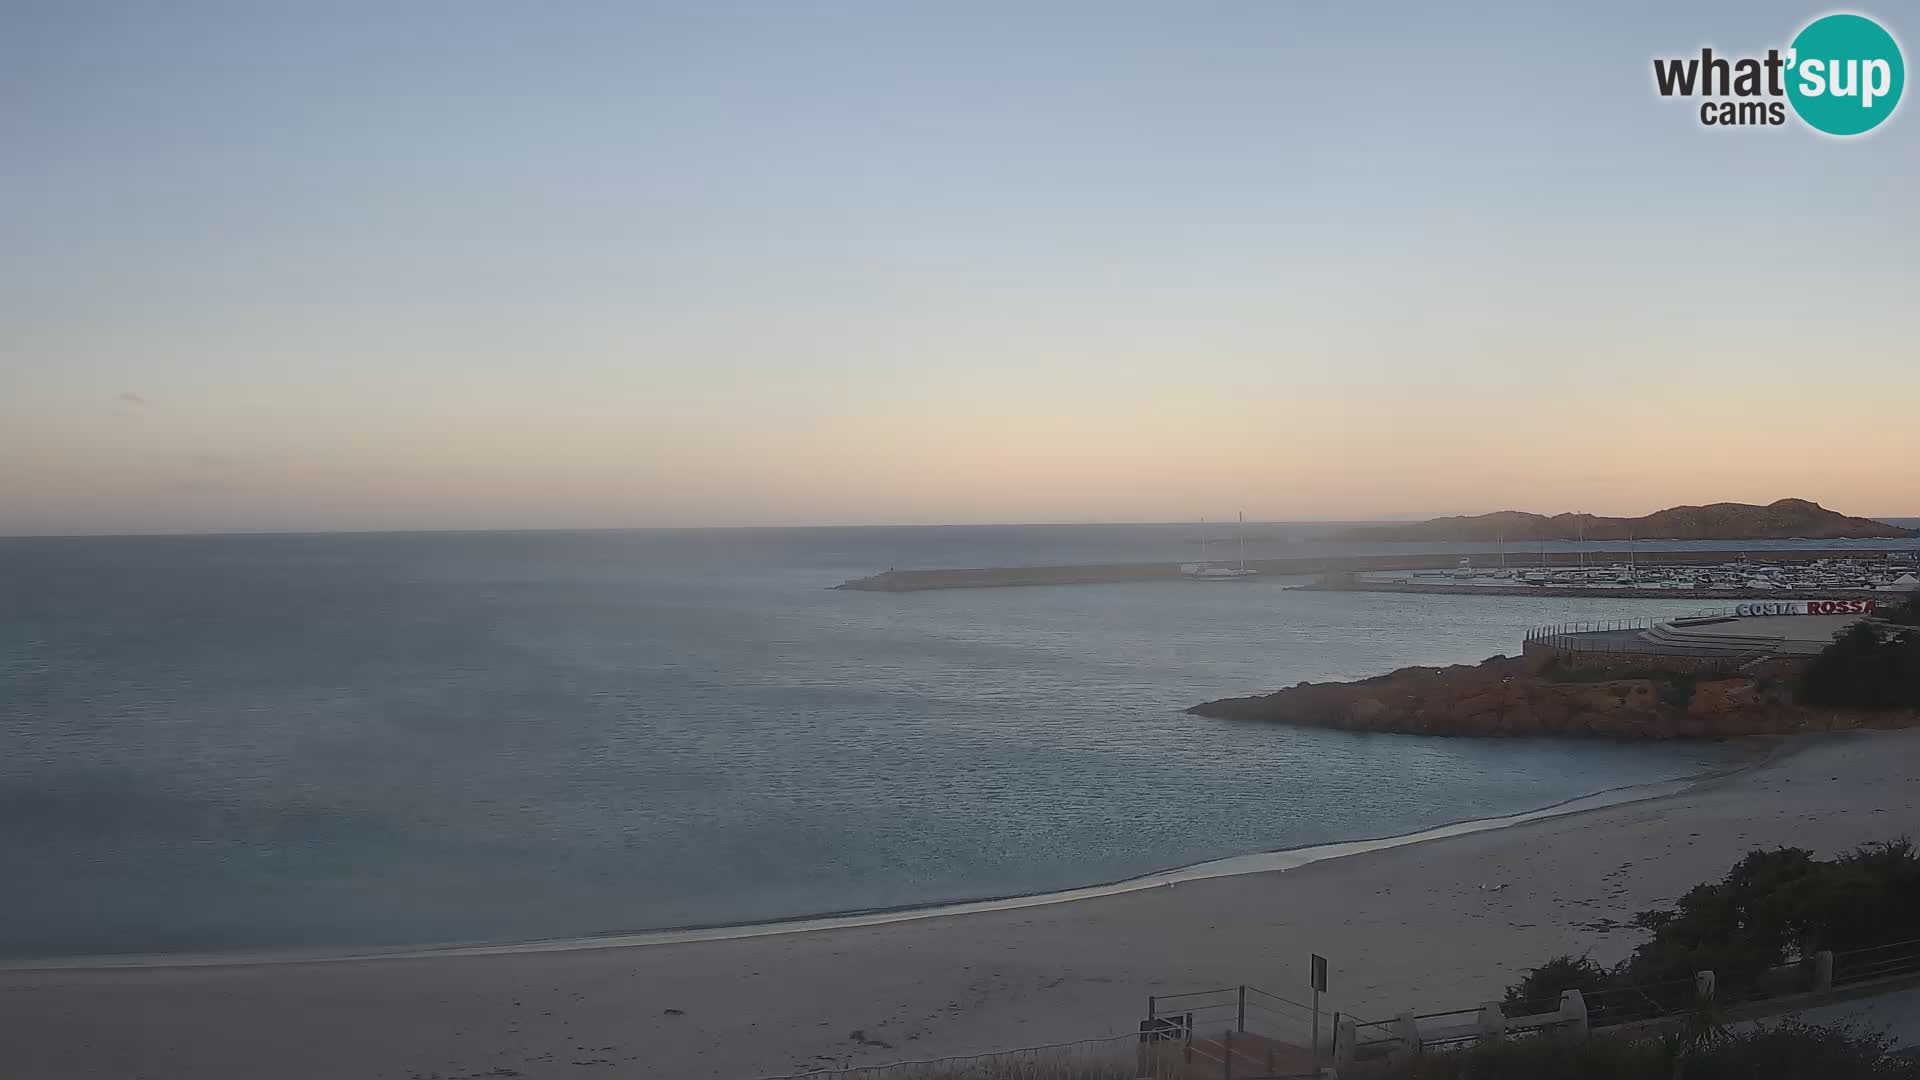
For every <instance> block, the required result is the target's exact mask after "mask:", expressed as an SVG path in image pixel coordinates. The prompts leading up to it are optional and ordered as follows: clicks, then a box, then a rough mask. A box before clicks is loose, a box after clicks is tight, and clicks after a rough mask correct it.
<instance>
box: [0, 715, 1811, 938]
mask: <svg viewBox="0 0 1920 1080" xmlns="http://www.w3.org/2000/svg"><path fill="white" fill-rule="evenodd" d="M1414 737H1416V738H1442V737H1444V736H1414ZM1821 737H1822V736H1820V735H1817V734H1810V735H1803V736H1795V737H1791V738H1789V737H1782V736H1766V735H1754V736H1735V737H1731V738H1730V739H1728V740H1726V741H1732V742H1737V743H1740V744H1742V745H1745V746H1747V747H1749V748H1750V749H1751V755H1750V756H1749V757H1747V758H1746V759H1744V760H1741V761H1739V762H1737V763H1734V764H1730V765H1725V766H1721V767H1718V768H1710V769H1706V770H1704V771H1702V772H1698V773H1693V774H1690V775H1687V776H1680V777H1673V778H1670V779H1666V780H1653V781H1648V782H1646V783H1640V784H1627V785H1622V786H1620V787H1613V788H1603V789H1601V790H1599V791H1593V792H1588V793H1586V794H1584V795H1575V796H1572V797H1570V798H1566V799H1561V800H1559V801H1557V802H1551V803H1547V804H1545V805H1543V806H1538V807H1534V808H1531V809H1528V810H1521V811H1518V812H1515V813H1512V814H1502V815H1495V816H1491V817H1481V818H1463V819H1460V820H1456V821H1449V822H1442V823H1440V824H1438V825H1431V826H1427V827H1425V828H1421V829H1416V830H1414V831H1411V832H1405V833H1393V834H1389V835H1386V836H1376V837H1361V838H1356V839H1350V840H1333V841H1326V842H1323V843H1317V844H1303V845H1300V846H1298V847H1285V848H1273V849H1269V850H1265V851H1256V852H1247V853H1244V854H1240V855H1227V856H1223V857H1220V858H1215V859H1205V860H1201V861H1200V862H1195V863H1185V864H1181V865H1178V866H1173V867H1169V868H1165V869H1161V870H1152V871H1148V872H1147V873H1144V874H1138V875H1134V876H1132V877H1125V878H1118V879H1114V880H1111V881H1104V882H1096V883H1093V884H1089V885H1076V886H1071V887H1069V888H1064V889H1049V890H1045V891H1042V892H1032V893H1012V894H1008V895H1004V896H991V897H977V898H974V899H969V900H940V901H933V902H929V903H925V904H913V905H906V906H901V907H889V908H870V909H856V910H851V911H839V912H825V913H818V914H807V915H795V916H792V917H790V918H785V919H774V920H766V921H761V922H753V923H724V924H715V925H706V926H681V927H664V928H659V929H653V930H635V931H629V932H624V933H613V934H592V935H586V936H580V937H563V938H534V939H528V940H522V941H504V942H449V943H439V944H425V945H397V946H393V947H390V948H371V949H368V948H360V949H355V948H352V947H346V948H345V949H341V950H308V951H300V950H251V951H235V952H183V953H104V954H99V955H83V956H62V957H42V958H31V959H21V960H9V959H5V958H0V973H7V974H12V973H20V972H35V971H46V972H56V971H57V972H82V971H140V970H160V969H185V968H223V967H240V968H257V967H274V966H291V965H302V964H345V963H356V962H364V961H379V960H432V959H442V958H457V957H485V956H516V955H529V954H543V953H568V952H587V951H598V950H621V949H642V948H648V947H657V946H663V945H685V944H694V943H699V942H710V941H743V940H750V939H754V938H765V937H774V936H779V935H786V934H809V933H819V932H822V931H830V930H847V929H859V928H863V927H878V926H888V925H893V924H898V923H907V922H916V921H920V920H925V919H943V918H952V917H956V916H964V915H973V914H983V913H988V912H1002V911H1019V910H1023V909H1028V908H1039V907H1050V906H1053V905H1057V904H1071V903H1078V902H1082V901H1086V900H1096V899H1100V898H1103V897H1112V896H1125V895H1127V894H1129V893H1136V892H1141V891H1144V890H1150V889H1158V888H1166V887H1170V886H1174V885H1179V884H1182V883H1187V882H1196V881H1208V880H1214V879H1219V878H1232V877H1240V876H1244V875H1249V874H1263V873H1278V872H1281V871H1286V870H1297V869H1299V868H1301V867H1305V866H1311V865H1313V864H1315V863H1321V862H1327V861H1330V860H1334V859H1341V858H1347V857H1350V856H1354V855H1364V854H1369V853H1372V852H1380V851H1391V850H1394V849H1396V848H1405V847H1411V846H1413V845H1416V844H1423V843H1428V842H1431V841H1434V840H1445V839H1449V838H1452V837H1457V836H1470V835H1473V834H1475V833H1483V832H1491V831H1495V830H1499V829H1507V828H1512V827H1514V826H1517V825H1525V824H1528V823H1530V822H1535V821H1544V820H1548V819H1552V818H1561V817H1571V816H1574V815H1578V814H1582V813H1589V812H1592V811H1595V810H1603V809H1607V808H1610V807H1616V806H1626V805H1631V804H1634V803H1646V802H1656V801H1659V800H1661V799H1671V798H1675V797H1677V796H1681V795H1684V794H1687V793H1688V792H1691V791H1695V790H1697V789H1700V788H1703V787H1706V786H1708V785H1711V784H1713V783H1715V782H1717V781H1724V780H1726V779H1729V778H1731V777H1735V776H1739V775H1741V774H1743V773H1748V772H1753V771H1756V770H1759V769H1762V768H1765V767H1766V766H1767V765H1769V764H1772V763H1774V762H1777V761H1779V760H1781V759H1783V758H1785V757H1788V756H1791V755H1792V754H1795V753H1798V752H1800V751H1801V750H1803V749H1805V748H1806V747H1805V745H1804V743H1801V742H1800V740H1817V739H1819V738H1821ZM1797 743H1798V744H1797Z"/></svg>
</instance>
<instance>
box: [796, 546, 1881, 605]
mask: <svg viewBox="0 0 1920 1080" xmlns="http://www.w3.org/2000/svg"><path fill="white" fill-rule="evenodd" d="M1860 554H1861V553H1860V551H1858V550H1856V549H1846V548H1842V549H1819V550H1814V549H1807V550H1795V551H1774V550H1769V551H1767V552H1766V558H1767V561H1769V562H1773V563H1788V562H1811V561H1813V560H1815V559H1832V558H1857V557H1859V555H1860ZM1732 556H1733V553H1732V552H1729V551H1724V550H1722V551H1697V550H1696V551H1652V550H1643V551H1639V552H1637V553H1635V558H1636V559H1637V560H1638V561H1639V562H1641V563H1643V564H1650V563H1664V564H1668V565H1676V564H1687V565H1713V564H1717V563H1723V562H1726V561H1727V560H1728V559H1729V558H1731V557H1732ZM1619 557H1620V553H1618V552H1586V553H1584V562H1585V563H1586V564H1588V565H1591V564H1592V563H1593V562H1594V561H1595V559H1596V558H1601V559H1616V558H1619ZM1507 558H1508V561H1509V562H1510V563H1511V564H1512V565H1513V566H1515V567H1516V568H1519V567H1522V566H1529V567H1531V566H1540V565H1542V562H1541V559H1540V557H1539V556H1538V555H1537V554H1530V555H1528V556H1527V557H1526V558H1525V560H1522V559H1520V558H1517V557H1515V556H1514V554H1513V553H1512V552H1509V553H1508V555H1507ZM1461 559H1468V560H1470V561H1472V562H1473V563H1474V565H1476V566H1492V565H1497V564H1498V563H1499V562H1500V552H1498V551H1479V552H1458V551H1454V552H1438V553H1422V554H1393V555H1339V556H1301V557H1295V558H1283V559H1248V560H1247V567H1248V568H1249V569H1252V570H1258V571H1260V573H1261V574H1264V575H1267V576H1272V577H1300V576H1321V577H1324V576H1326V575H1334V574H1344V573H1359V572H1364V571H1381V570H1444V569H1449V568H1451V567H1453V566H1455V565H1457V564H1458V563H1459V561H1460V560H1461ZM1582 562H1583V553H1581V552H1577V551H1556V552H1549V553H1548V555H1547V557H1546V560H1545V564H1544V565H1546V566H1549V567H1571V566H1578V565H1581V564H1582ZM1180 565H1181V564H1180V563H1176V562H1138V563H1089V564H1083V565H1072V566H986V567H967V568H951V569H932V570H887V571H884V572H882V573H878V574H874V575H872V576H871V577H863V578H854V579H853V580H850V581H846V582H842V583H841V584H839V585H836V586H834V588H836V589H855V590H860V591H865V592H921V591H925V590H929V589H992V588H1006V587H1013V586H1022V585H1102V584H1114V583H1118V582H1127V581H1156V580H1165V581H1175V580H1180V579H1181V574H1180ZM1326 587H1329V588H1339V587H1341V586H1339V585H1337V584H1336V585H1330V586H1326ZM1369 587H1370V586H1369ZM1383 591H1384V590H1383ZM1398 591H1406V590H1398ZM1459 591H1463V592H1464V591H1472V592H1476V593H1491V594H1496V595H1497V594H1498V593H1499V591H1500V590H1499V589H1497V588H1495V587H1491V586H1479V587H1470V586H1466V587H1460V588H1459ZM1514 591H1515V592H1518V593H1522V594H1525V595H1528V596H1549V595H1554V594H1553V593H1552V592H1550V591H1549V590H1547V589H1541V588H1535V587H1532V586H1515V587H1514ZM1595 592H1596V590H1592V589H1586V590H1574V595H1579V596H1586V595H1593V594H1594V593H1595ZM1638 592H1639V593H1641V594H1645V595H1650V596H1656V597H1658V596H1695V595H1707V593H1705V592H1695V591H1693V590H1686V591H1680V590H1638ZM1632 593H1633V590H1615V589H1609V590H1605V592H1604V595H1607V596H1620V595H1631V594H1632ZM1738 595H1740V596H1743V597H1745V598H1747V599H1756V598H1760V597H1762V596H1767V597H1769V598H1770V597H1771V594H1769V593H1767V592H1765V591H1764V590H1760V589H1751V590H1745V591H1742V592H1740V593H1739V594H1738ZM1783 595H1784V594H1783ZM1821 595H1825V594H1821Z"/></svg>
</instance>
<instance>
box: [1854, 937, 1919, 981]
mask: <svg viewBox="0 0 1920 1080" xmlns="http://www.w3.org/2000/svg"><path fill="white" fill-rule="evenodd" d="M1914 974H1920V939H1917V940H1913V941H1895V942H1891V943H1889V944H1886V945H1871V946H1868V947H1867V948H1864V949H1849V950H1848V951H1846V952H1836V953H1834V954H1833V984H1834V985H1835V986H1846V985H1849V984H1853V983H1862V982H1869V981H1872V980H1874V979H1884V978H1891V977H1894V976H1898V975H1914Z"/></svg>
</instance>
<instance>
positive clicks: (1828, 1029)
mask: <svg viewBox="0 0 1920 1080" xmlns="http://www.w3.org/2000/svg"><path fill="white" fill-rule="evenodd" d="M1401 1075H1403V1076H1405V1077H1407V1078H1408V1080H1415V1078H1417V1080H1675V1078H1676V1077H1678V1078H1680V1080H1920V1063H1916V1062H1914V1061H1912V1060H1909V1059H1906V1058H1902V1057H1900V1056H1898V1055H1895V1054H1894V1053H1893V1052H1892V1044H1891V1042H1890V1041H1889V1040H1888V1039H1886V1038H1884V1037H1882V1036H1880V1035H1876V1034H1871V1033H1863V1032H1861V1031H1858V1030H1856V1029H1854V1028H1851V1027H1848V1026H1845V1025H1831V1026H1816V1025H1809V1024H1803V1023H1799V1022H1797V1021H1792V1020H1789V1021H1784V1022H1782V1023H1778V1024H1772V1025H1760V1026H1757V1027H1754V1028H1751V1029H1748V1030H1744V1031H1740V1032H1734V1033H1726V1032H1722V1033H1719V1034H1716V1035H1714V1036H1712V1037H1710V1038H1708V1039H1707V1040H1705V1041H1704V1042H1702V1043H1700V1044H1698V1045H1696V1046H1693V1047H1691V1048H1682V1047H1681V1046H1680V1045H1679V1044H1678V1043H1676V1042H1675V1041H1673V1040H1671V1039H1665V1040H1663V1039H1654V1038H1648V1039H1616V1038H1608V1037H1606V1036H1597V1037H1595V1038H1592V1039H1589V1040H1587V1041H1586V1042H1580V1043H1573V1042H1564V1041H1560V1040H1554V1039H1529V1040H1515V1041H1511V1042H1500V1043H1480V1044H1477V1045H1475V1046H1474V1047H1472V1048H1471V1049H1468V1050H1462V1051H1458V1052H1455V1053H1443V1054H1429V1055H1427V1056H1425V1057H1422V1058H1420V1059H1419V1060H1418V1061H1416V1062H1415V1063H1414V1064H1413V1065H1412V1066H1410V1067H1409V1068H1408V1069H1407V1070H1406V1071H1405V1072H1404V1073H1402V1074H1401Z"/></svg>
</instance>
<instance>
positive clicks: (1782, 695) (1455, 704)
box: [1187, 653, 1920, 739]
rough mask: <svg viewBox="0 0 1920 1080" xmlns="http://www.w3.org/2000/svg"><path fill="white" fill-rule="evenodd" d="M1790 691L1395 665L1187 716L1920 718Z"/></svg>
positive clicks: (1353, 723)
mask: <svg viewBox="0 0 1920 1080" xmlns="http://www.w3.org/2000/svg"><path fill="white" fill-rule="evenodd" d="M1645 659H1648V660H1649V661H1650V663H1651V660H1652V658H1645ZM1793 685H1794V679H1793V678H1792V677H1791V673H1789V672H1785V671H1782V670H1767V671H1755V672H1739V671H1736V672H1724V671H1714V670H1711V669H1703V670H1693V671H1689V670H1684V669H1680V668H1663V667H1657V666H1647V667H1645V668H1644V669H1636V668H1635V667H1633V666H1623V665H1620V664H1617V663H1616V664H1612V665H1609V666H1607V667H1584V668H1583V667H1580V666H1575V665H1573V664H1570V663H1569V662H1568V661H1567V660H1565V659H1564V658H1561V657H1557V656H1555V655H1552V654H1550V653H1541V654H1538V655H1525V656H1517V657H1513V656H1495V657H1491V658H1489V659H1487V660H1484V661H1482V662H1480V663H1479V664H1475V665H1465V664H1461V665H1454V666H1451V667H1439V668H1436V667H1410V668H1401V669H1400V670H1398V671H1394V672H1391V673H1389V674H1386V675H1377V676H1374V677H1372V678H1369V679H1361V680H1359V681H1356V682H1343V683H1306V682H1303V683H1300V684H1298V685H1296V686H1292V687H1289V688H1287V689H1284V690H1279V691H1276V692H1274V693H1271V694H1261V695H1257V696H1253V697H1239V698H1222V699H1220V700H1217V701H1209V702H1205V703H1203V704H1200V705H1196V706H1194V707H1193V708H1191V709H1189V710H1187V711H1188V712H1189V713H1192V714H1194V715H1197V716H1205V717H1212V718H1217V719H1225V720H1252V721H1265V722H1271V723H1283V724H1297V725H1301V726H1306V727H1324V728H1334V729H1337V730H1341V731H1364V732H1379V733H1397V734H1412V735H1457V736H1481V737H1500V736H1509V737H1511V736H1530V735H1560V736H1589V737H1599V738H1615V739H1686V738H1725V737H1731V736H1745V735H1796V734H1805V733H1811V732H1821V731H1848V730H1854V729H1858V728H1889V727H1903V726H1908V725H1911V724H1914V723H1915V722H1916V721H1917V720H1920V717H1916V716H1914V715H1913V714H1911V713H1908V712H1867V711H1857V710H1847V709H1830V708H1812V707H1808V706H1804V705H1801V704H1798V703H1796V702H1795V701H1794V700H1793Z"/></svg>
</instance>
